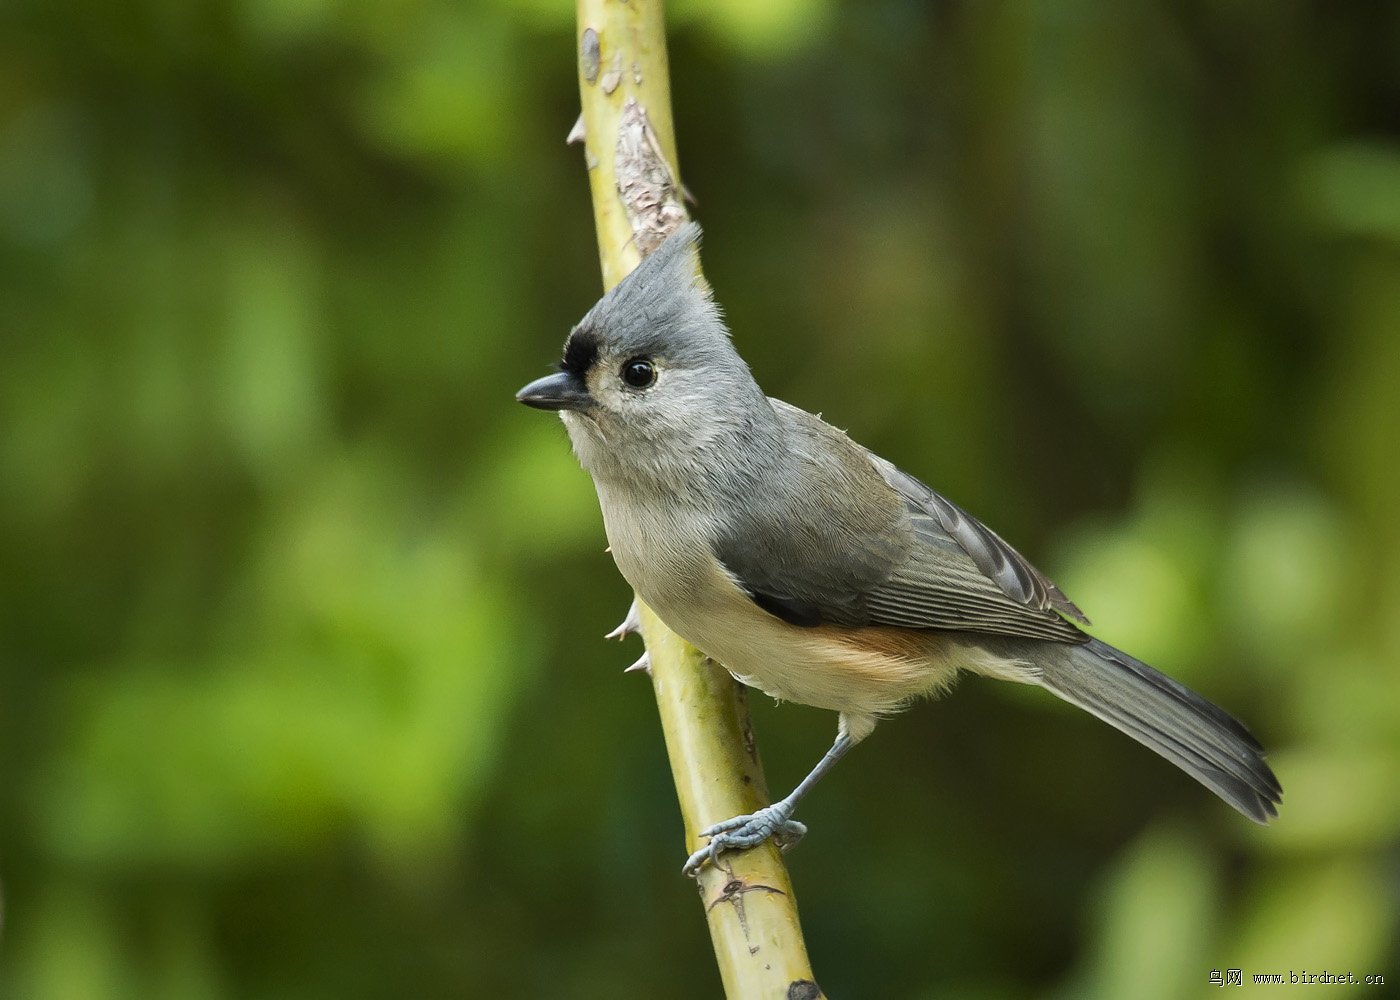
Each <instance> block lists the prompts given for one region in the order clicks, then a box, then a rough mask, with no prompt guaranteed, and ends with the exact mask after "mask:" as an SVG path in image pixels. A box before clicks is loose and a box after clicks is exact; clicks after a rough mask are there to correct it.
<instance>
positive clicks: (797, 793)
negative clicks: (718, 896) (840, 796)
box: [681, 726, 855, 875]
mask: <svg viewBox="0 0 1400 1000" xmlns="http://www.w3.org/2000/svg"><path fill="white" fill-rule="evenodd" d="M854 745H855V741H854V740H853V739H851V737H850V736H849V735H848V734H847V733H846V731H845V727H844V726H843V727H842V730H841V732H840V733H839V734H838V735H837V737H836V742H835V743H833V744H832V745H831V749H830V750H828V751H827V752H826V756H825V757H823V758H822V759H821V760H819V761H817V766H816V767H814V768H812V772H811V773H810V774H808V775H807V777H805V778H803V779H802V781H801V782H800V783H799V784H798V786H797V787H796V788H794V789H793V790H792V791H791V792H789V793H788V795H787V797H786V798H783V799H779V800H778V801H777V802H774V803H773V804H772V805H771V806H764V807H763V808H762V809H760V810H758V812H756V813H750V814H748V815H744V816H735V817H734V818H733V819H727V820H725V821H724V822H723V823H716V824H715V825H714V826H712V827H710V828H709V829H707V830H701V831H700V836H702V837H709V838H710V842H709V843H708V844H706V845H705V846H704V847H702V848H700V850H698V851H696V852H695V853H694V854H692V855H691V856H690V858H689V859H687V861H686V863H685V867H684V868H682V869H681V871H682V872H684V873H685V874H686V875H694V874H695V873H696V872H697V871H699V870H700V867H701V866H702V865H703V864H704V863H705V862H706V861H714V860H715V859H716V858H717V857H719V855H720V852H721V851H729V850H738V851H743V850H747V849H748V848H750V847H756V846H758V845H759V844H761V843H763V842H764V841H765V840H767V839H768V838H769V837H775V838H777V839H778V840H779V841H780V842H782V843H783V846H784V848H788V847H791V846H792V845H793V844H796V843H797V842H798V841H799V840H801V839H802V836H803V834H805V833H806V832H807V828H806V827H805V826H803V825H802V824H801V823H799V822H797V821H796V820H795V819H793V818H792V813H793V810H794V809H796V808H797V803H798V802H799V801H800V800H801V798H802V796H804V795H806V794H807V793H808V792H809V791H811V789H812V786H813V785H815V784H816V783H817V782H818V781H820V780H821V777H822V775H824V774H826V772H827V771H829V770H831V768H832V767H833V766H834V765H835V764H836V762H837V761H838V760H840V759H841V758H842V757H844V756H846V751H847V750H849V749H851V747H852V746H854Z"/></svg>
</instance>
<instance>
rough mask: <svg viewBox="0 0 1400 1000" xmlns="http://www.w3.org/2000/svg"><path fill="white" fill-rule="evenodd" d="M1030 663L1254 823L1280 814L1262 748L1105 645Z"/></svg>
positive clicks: (1178, 687)
mask: <svg viewBox="0 0 1400 1000" xmlns="http://www.w3.org/2000/svg"><path fill="white" fill-rule="evenodd" d="M1038 652H1039V653H1040V655H1037V656H1036V657H1035V664H1036V666H1037V667H1038V668H1039V670H1038V671H1037V673H1038V674H1039V676H1038V677H1036V678H1035V680H1036V681H1037V682H1038V683H1039V684H1041V686H1043V687H1045V688H1047V689H1048V690H1050V691H1052V692H1054V693H1055V694H1056V695H1058V696H1059V697H1061V698H1063V699H1064V700H1065V701H1067V702H1069V703H1070V704H1072V705H1078V706H1079V707H1080V708H1082V709H1084V710H1085V711H1087V712H1091V713H1093V714H1094V715H1097V716H1098V717H1099V718H1100V719H1103V720H1104V721H1105V722H1107V723H1108V724H1109V725H1112V726H1115V727H1116V728H1118V729H1120V730H1122V731H1123V732H1125V733H1127V734H1128V735H1129V736H1131V737H1132V738H1133V739H1135V740H1137V741H1138V742H1139V743H1141V744H1142V745H1143V746H1145V747H1148V748H1150V749H1152V750H1155V751H1156V752H1157V753H1159V754H1161V755H1162V756H1163V757H1165V758H1167V760H1169V761H1171V762H1172V763H1173V764H1175V765H1176V766H1177V767H1179V768H1181V769H1182V770H1183V771H1185V772H1186V773H1187V774H1189V775H1191V777H1193V778H1195V779H1196V780H1197V781H1199V782H1200V783H1201V784H1203V785H1205V786H1206V787H1207V788H1209V789H1210V790H1211V791H1213V792H1214V793H1215V794H1216V795H1219V796H1220V797H1221V798H1222V799H1224V800H1225V801H1226V802H1228V803H1230V805H1232V806H1234V807H1235V808H1236V809H1238V810H1239V811H1240V812H1242V813H1244V815H1246V816H1248V817H1249V818H1250V819H1252V820H1254V821H1255V822H1256V823H1267V822H1268V821H1269V820H1270V818H1272V817H1274V816H1277V815H1278V809H1277V804H1278V802H1279V800H1280V798H1281V797H1282V795H1283V789H1282V787H1281V786H1280V785H1279V783H1278V779H1277V778H1276V777H1274V772H1273V771H1271V770H1270V769H1269V765H1268V764H1266V763H1265V762H1264V748H1263V747H1262V746H1260V745H1259V741H1258V740H1256V739H1255V738H1254V736H1253V735H1252V734H1251V733H1250V731H1249V730H1248V729H1246V728H1245V727H1244V724H1243V723H1241V722H1240V721H1239V720H1238V719H1236V718H1235V717H1234V716H1232V715H1230V714H1229V713H1228V712H1226V711H1224V710H1223V709H1221V708H1219V707H1217V706H1215V705H1212V704H1211V703H1210V702H1208V701H1206V700H1205V699H1204V698H1202V697H1201V696H1200V695H1198V694H1197V693H1196V692H1195V691H1192V690H1191V689H1190V688H1188V687H1186V686H1185V685H1183V684H1179V683H1177V682H1176V681H1174V680H1172V679H1171V678H1170V677H1168V676H1167V675H1166V674H1163V673H1160V672H1158V671H1156V670H1153V669H1152V668H1151V667H1149V666H1148V665H1147V664H1145V663H1143V662H1141V661H1140V660H1136V659H1134V658H1133V657H1131V656H1129V655H1128V654H1127V653H1124V652H1123V651H1121V650H1118V649H1114V648H1113V647H1112V646H1110V645H1108V644H1107V643H1103V642H1099V641H1098V640H1097V639H1090V640H1089V641H1088V642H1086V643H1083V644H1080V645H1063V646H1059V647H1058V648H1057V652H1058V653H1059V655H1055V656H1046V655H1044V653H1045V647H1044V646H1041V647H1040V649H1039V650H1038Z"/></svg>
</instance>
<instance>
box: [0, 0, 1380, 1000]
mask: <svg viewBox="0 0 1400 1000" xmlns="http://www.w3.org/2000/svg"><path fill="white" fill-rule="evenodd" d="M669 14H670V17H671V38H672V41H671V59H672V69H673V76H674V90H675V104H676V120H677V132H678V137H679V143H680V150H681V160H682V168H683V171H684V175H685V179H686V182H687V184H688V186H689V187H690V189H691V190H692V191H693V192H694V193H695V195H696V196H697V197H698V199H699V208H698V209H697V215H698V217H699V218H700V219H701V220H702V221H703V222H704V224H705V226H706V254H705V260H706V267H707V271H708V274H709V277H710V279H711V281H712V283H713V284H714V286H715V288H716V289H717V293H718V296H719V298H720V300H721V302H722V303H723V304H724V306H725V308H726V311H727V313H728V316H729V318H730V320H731V323H732V325H733V327H734V330H735V336H736V338H737V341H738V343H739V346H740V348H741V350H743V352H744V353H745V354H746V356H747V357H748V359H749V360H750V362H751V363H752V365H753V367H754V369H755V372H756V373H757V375H758V377H759V379H760V381H761V382H762V383H763V384H764V386H765V387H766V388H767V389H768V390H769V391H770V392H771V393H773V394H775V395H778V396H781V397H783V398H786V399H788V400H790V401H792V402H794V403H797V404H799V405H801V406H804V407H807V408H809V409H812V410H820V411H822V412H824V414H825V415H826V417H827V418H828V419H829V420H831V421H833V422H834V423H836V424H838V425H840V426H842V427H846V428H849V429H850V431H851V433H852V434H853V436H855V437H856V438H857V440H860V441H862V442H863V443H865V444H867V445H869V446H871V447H873V448H875V449H876V450H877V451H879V452H881V453H882V454H884V455H886V456H888V457H889V458H891V459H893V460H895V461H897V462H898V463H900V464H901V465H903V466H904V467H906V468H907V469H909V470H910V471H911V472H913V473H915V474H917V475H919V476H920V477H922V478H924V479H926V480H928V481H929V482H930V483H932V484H934V485H935V486H936V487H938V488H940V489H942V490H943V491H944V492H946V493H948V494H949V495H950V496H952V497H953V498H955V499H956V500H957V501H959V502H960V503H962V504H963V505H964V506H966V507H967V508H969V509H970V510H972V511H973V512H974V513H976V514H978V515H979V516H981V517H982V518H984V519H986V520H987V521H988V522H989V523H990V524H992V525H993V526H994V527H995V528H996V529H997V530H998V531H999V532H1001V533H1002V534H1003V535H1004V536H1005V537H1007V538H1008V539H1010V540H1011V541H1012V542H1013V544H1015V545H1017V546H1018V547H1019V548H1021V549H1022V550H1023V551H1024V552H1026V553H1027V554H1028V555H1029V556H1030V557H1031V558H1032V559H1033V560H1034V561H1035V562H1037V563H1038V564H1039V565H1040V566H1041V567H1042V568H1043V569H1045V570H1046V571H1047V572H1049V573H1050V574H1051V575H1052V576H1053V577H1055V578H1056V579H1057V580H1058V581H1059V582H1060V584H1061V585H1062V586H1063V587H1064V589H1065V590H1066V591H1067V592H1068V593H1069V594H1070V595H1071V596H1072V597H1073V598H1074V599H1075V600H1076V601H1077V602H1078V603H1079V604H1080V605H1081V606H1082V607H1083V608H1084V609H1085V610H1086V611H1087V612H1088V614H1089V615H1090V616H1091V617H1092V618H1093V619H1094V620H1095V622H1096V623H1098V625H1099V628H1098V634H1099V635H1101V636H1102V637H1104V638H1106V639H1108V640H1110V641H1112V642H1114V643H1116V644H1119V645H1122V646H1124V647H1126V648H1128V649H1130V650H1132V651H1134V652H1135V653H1137V654H1138V655H1140V656H1142V657H1144V658H1145V659H1147V660H1149V661H1150V662H1153V663H1155V664H1157V665H1158V666H1161V667H1162V668H1164V669H1166V670H1168V671H1169V672H1171V673H1173V674H1174V675H1175V676H1177V677H1179V678H1181V679H1182V680H1184V681H1186V682H1187V683H1189V684H1191V685H1192V686H1193V687H1196V688H1197V689H1199V690H1200V691H1202V692H1203V693H1205V694H1206V695H1207V696H1209V697H1210V698H1212V699H1213V700H1215V701H1218V702H1219V703H1220V704H1222V705H1224V706H1225V707H1227V708H1228V709H1230V710H1231V711H1233V712H1235V713H1236V714H1239V715H1240V716H1242V717H1243V718H1245V719H1246V720H1248V722H1249V724H1250V725H1251V727H1252V728H1253V729H1254V730H1255V732H1256V733H1257V734H1258V735H1259V736H1260V737H1261V739H1262V740H1263V741H1264V742H1265V743H1266V744H1267V745H1268V746H1269V747H1270V748H1271V749H1272V750H1273V754H1272V760H1273V762H1274V764H1275V767H1276V769H1277V771H1278V773H1279V775H1280V777H1281V779H1282V782H1283V785H1284V787H1285V789H1286V796H1285V799H1284V804H1283V809H1282V818H1281V819H1280V820H1279V821H1278V822H1277V823H1276V824H1275V825H1274V826H1273V827H1271V828H1269V829H1258V828H1255V827H1253V826H1252V825H1251V824H1249V823H1247V822H1245V821H1244V820H1242V819H1241V818H1240V817H1238V816H1236V815H1235V814H1234V813H1232V812H1231V811H1230V810H1229V809H1227V808H1226V807H1225V806H1224V805H1222V804H1221V803H1220V802H1218V801H1216V800H1215V798H1214V797H1213V796H1211V795H1210V794H1209V793H1207V792H1206V791H1204V790H1203V789H1201V788H1200V787H1198V786H1196V785H1195V784H1194V783H1193V782H1191V781H1190V780H1189V779H1188V778H1186V777H1184V776H1182V775H1181V774H1179V773H1178V772H1176V770H1175V769H1173V768H1172V767H1170V766H1169V765H1168V764H1166V763H1164V762H1163V761H1161V760H1159V759H1158V758H1156V757H1155V756H1153V755H1151V754H1150V753H1148V752H1147V751H1145V750H1142V749H1141V748H1139V747H1138V746H1137V745H1136V744H1134V743H1132V742H1131V741H1130V740H1128V739H1127V738H1125V737H1123V736H1121V735H1119V734H1118V733H1116V732H1115V731H1113V730H1111V729H1109V728H1108V727H1106V726H1104V725H1102V724H1100V723H1098V722H1096V721H1095V720H1093V719H1091V718H1090V717H1088V716H1087V715H1084V714H1082V713H1079V712H1077V711H1075V710H1072V709H1069V708H1068V707H1066V706H1063V705H1061V704H1059V703H1058V702H1056V701H1055V699H1053V698H1052V697H1050V696H1048V695H1046V694H1044V693H1043V692H1040V691H1036V690H1029V689H1025V690H1023V689H1016V688H1013V687H1012V686H1010V685H998V684H993V683H990V682H985V681H980V680H968V681H965V682H964V683H963V684H962V685H961V686H960V687H959V688H958V689H957V690H956V691H955V692H954V693H953V694H952V695H951V696H950V697H949V698H947V699H946V700H944V701H941V702H938V703H936V704H931V705H923V706H920V707H918V708H917V709H916V710H915V711H913V712H911V713H909V714H908V715H905V716H902V717H901V718H899V719H897V720H895V721H892V722H890V723H888V724H886V725H884V726H882V727H881V728H880V729H879V730H878V731H877V733H876V735H875V737H873V738H872V739H871V740H870V741H868V742H867V743H866V744H864V745H863V746H862V747H861V748H860V750H859V751H858V752H857V753H855V754H854V755H853V756H852V757H851V758H850V759H849V760H848V761H847V762H846V763H845V764H844V765H843V766H842V767H841V768H840V769H839V770H838V772H837V773H836V774H835V775H834V776H833V777H832V778H830V779H829V780H828V781H827V782H826V783H825V784H824V785H823V787H821V788H820V789H819V791H818V792H817V793H816V794H815V795H814V796H813V797H812V798H811V799H810V801H809V802H808V803H806V804H805V805H804V808H803V810H802V813H801V818H802V819H804V820H805V821H806V822H808V823H809V824H810V825H811V827H812V834H811V836H810V837H809V838H808V840H807V842H806V843H804V844H803V845H802V847H801V848H800V849H799V850H798V851H796V852H794V853H793V854H792V855H790V862H791V866H792V870H793V874H794V878H795V879H796V883H797V887H798V893H799V895H798V898H799V902H800V904H801V907H802V913H803V917H804V923H805V926H806V930H807V932H808V940H809V945H810V947H811V950H812V954H813V958H814V962H815V966H816V970H817V973H818V976H819V978H820V980H821V982H822V984H823V986H824V987H825V988H826V990H827V991H828V992H829V993H830V995H831V996H833V997H919V998H924V997H953V996H956V997H970V998H999V997H1021V996H1038V997H1052V998H1060V997H1064V998H1068V997H1084V996H1089V997H1105V998H1109V997H1113V998H1116V997H1125V996H1132V997H1141V998H1152V997H1174V996H1193V995H1197V994H1200V993H1202V992H1204V991H1205V990H1207V989H1209V988H1210V987H1209V986H1208V976H1209V973H1210V970H1212V969H1217V968H1218V969H1227V968H1242V969H1243V970H1245V973H1246V976H1248V975H1249V974H1252V973H1254V972H1269V973H1271V972H1283V973H1287V972H1289V971H1290V970H1292V971H1299V972H1301V971H1303V970H1307V971H1310V972H1319V971H1324V970H1325V971H1332V972H1352V973H1355V974H1357V975H1365V974H1372V973H1380V974H1384V975H1386V976H1387V979H1388V981H1389V983H1390V984H1391V985H1393V984H1394V983H1396V982H1400V960H1397V956H1400V943H1397V934H1398V933H1400V931H1398V930H1397V926H1398V923H1400V920H1398V918H1397V911H1398V910H1400V904H1398V903H1397V900H1400V848H1398V847H1397V844H1400V795H1397V788H1400V684H1397V683H1396V682H1397V679H1400V678H1397V670H1396V667H1397V663H1400V518H1397V516H1396V510H1397V501H1400V473H1398V472H1397V462H1396V456H1397V453H1400V5H1396V4H1393V3H1361V2H1356V3H1324V2H1321V0H1318V2H1312V3H1300V2H1277V3H1264V2H1257V3H1248V2H1245V3H1240V2H1230V0H1192V2H1185V3H1169V2H1166V0H1160V2H1147V0H1131V2H1122V3H1101V2H1090V0H1058V2H1052V0H1041V2H982V3H971V2H961V3H936V4H929V3H923V2H916V0H875V2H869V3H854V2H852V3H846V4H837V3H835V2H833V0H774V2H767V3H764V2H758V0H715V2H711V3H704V2H701V0H691V2H684V3H683V2H677V3H675V4H673V5H672V7H671V9H670V11H669ZM573 17H574V12H573V9H572V7H571V5H569V4H566V3H562V2H555V0H530V2H528V3H521V2H507V0H493V2H483V0H477V2H470V0H463V2H448V0H401V2H397V3H371V2H361V0H301V2H296V0H242V2H236V0H211V2H207V3H199V4H196V3H184V2H180V0H164V2H161V0H133V2H131V3H127V4H110V5H108V4H95V3H88V4H84V3H78V2H74V0H68V2H48V3H40V2H38V0H8V2H7V3H6V4H5V5H4V6H3V8H0V588H3V589H2V590H0V766H2V767H3V773H0V880H2V881H3V886H4V895H5V902H4V929H3V938H0V993H3V994H4V996H6V997H15V998H36V1000H50V998H52V1000H81V998H89V997H91V998H109V997H113V998H128V997H130V998H182V1000H183V998H197V1000H198V998H210V1000H214V998H224V997H269V998H279V997H285V998H294V997H295V998H320V997H325V998H343V997H462V996H468V997H474V996H508V997H539V996H557V997H570V998H573V997H579V998H599V1000H603V998H616V997H630V996H658V997H660V996H664V997H674V998H689V997H696V998H699V997H713V996H715V995H717V993H718V991H719V980H718V976H717V974H716V973H715V971H714V967H713V961H712V958H711V955H710V952H709V942H708V937H707V934H706V931H705V927H704V923H703V919H702V914H701V911H700V908H699V907H698V906H697V905H696V900H695V897H694V892H693V889H692V888H691V885H690V883H688V882H687V881H685V880H684V879H682V878H681V876H680V875H679V868H680V864H681V861H682V859H683V856H684V845H683V844H682V842H681V831H680V822H679V818H678V814H677V810H676V808H675V803H674V798H673V794H672V791H671V789H670V784H669V771H668V767H667V764H666V760H665V756H664V752H663V749H662V745H661V738H660V733H659V728H658V726H657V723H656V718H655V710H654V707H653V702H652V698H651V693H650V690H649V687H648V685H647V684H646V682H645V680H644V679H641V678H639V677H636V676H628V677H623V676H622V674H621V672H620V671H621V668H622V667H623V666H625V665H626V664H627V663H630V662H631V661H632V659H633V658H634V657H635V656H636V655H637V653H638V652H639V647H638V645H637V644H636V643H637V641H636V640H635V639H633V640H629V644H628V646H627V647H626V648H623V647H620V646H618V645H616V644H610V643H604V642H603V641H602V640H601V638H600V637H601V635H602V633H603V632H605V631H607V630H608V629H609V628H610V627H612V626H613V625H615V624H616V623H617V621H618V620H619V619H620V617H621V615H622V613H623V611H624V610H625V608H626V606H627V603H628V600H629V596H630V595H629V593H628V591H627V589H626V587H625V585H624V584H623V582H622V580H621V579H620V578H619V577H618V575H617V573H616V571H615V570H614V568H613V566H612V564H611V561H610V560H609V559H608V557H607V556H606V555H604V553H603V546H604V539H603V534H602V529H601V524H600V519H599V516H598V513H597V508H596V501H595V499H594V497H593V493H592V488H591V485H590V483H589V482H588V480H587V477H586V476H585V475H584V474H583V473H582V472H581V471H580V470H579V469H578V467H577V465H576V463H575V462H574V460H573V458H572V456H571V455H570V454H569V449H568V446H567V443H566V439H565V435H564V432H563V430H562V428H560V426H559V425H558V422H557V421H555V420H553V419H551V418H549V417H547V416H545V415H542V414H540V413H537V412H534V411H530V410H527V409H525V408H523V407H520V406H518V405H517V404H515V403H514V402H513V400H512V393H513V392H514V390H515V389H516V388H517V387H518V386H520V385H521V384H523V383H524V382H526V381H527V380H529V379H531V378H534V377H536V376H537V375H539V374H541V373H543V372H544V371H545V370H546V368H547V366H548V365H549V363H550V362H551V361H552V360H553V359H554V358H555V357H556V356H557V351H558V348H559V345H560V343H561V342H562V340H563V337H564V335H565V334H566V332H567V330H568V328H569V325H570V324H571V323H572V322H573V321H574V320H575V319H577V318H578V317H579V316H580V315H581V314H582V313H583V311H584V310H585V309H586V308H587V307H588V306H589V305H591V303H592V302H593V300H594V299H595V298H596V296H597V294H598V291H599V277H598V268H597V260H596V252H595V246H594V238H593V231H592V217H591V209H590V206H589V201H588V192H587V185H586V180H585V176H584V169H583V164H582V155H581V153H580V151H579V150H578V149H577V148H566V147H565V145H564V143H563V139H564V135H565V133H566V132H567V131H568V130H569V127H570V125H571V124H572V123H573V120H574V117H575V115H576V113H577V101H578V97H577V82H576V77H575V65H574V51H575V45H574V24H573ZM753 704H754V710H755V715H756V726H757V729H758V734H759V738H760V743H761V747H762V751H763V755H764V758H765V761H766V764H767V769H768V774H769V779H770V782H771V783H772V785H773V786H774V787H775V788H783V789H785V788H787V787H788V786H790V785H791V784H792V782H794V781H795V780H796V779H797V778H798V777H799V776H800V775H801V774H803V773H805V771H806V769H807V768H808V767H809V766H810V764H811V763H812V762H813V761H814V760H815V759H816V757H817V756H818V754H819V753H820V752H821V751H822V750H824V749H825V747H826V745H827V743H828V741H829V739H830V738H831V735H832V733H833V727H834V725H835V719H834V717H832V716H831V715H829V714H826V713H821V712H817V711H814V710H811V709H805V708H801V707H795V706H785V707H782V708H777V709H775V708H774V707H773V706H772V705H771V704H770V703H769V702H768V701H767V700H766V699H764V698H762V697H755V698H754V699H753ZM1334 989H1335V988H1334ZM1340 992H1342V993H1346V992H1348V991H1346V990H1341V991H1340ZM1356 992H1361V993H1366V994H1367V995H1375V994H1376V992H1377V991H1374V990H1373V991H1371V992H1369V993H1367V991H1366V990H1364V989H1361V990H1358V991H1356ZM1329 995H1332V994H1329Z"/></svg>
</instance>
